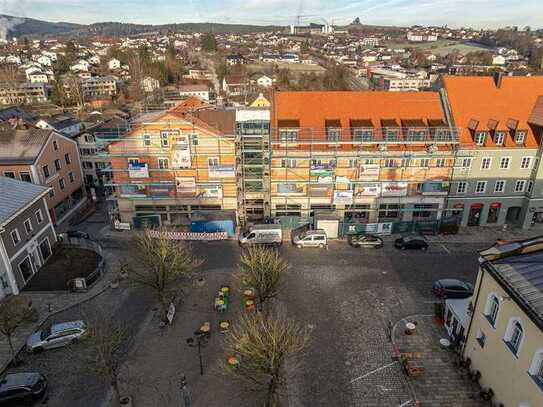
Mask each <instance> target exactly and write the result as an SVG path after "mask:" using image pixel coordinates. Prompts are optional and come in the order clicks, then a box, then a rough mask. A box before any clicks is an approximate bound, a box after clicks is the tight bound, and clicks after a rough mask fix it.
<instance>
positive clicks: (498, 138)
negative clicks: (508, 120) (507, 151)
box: [494, 131, 505, 146]
mask: <svg viewBox="0 0 543 407" xmlns="http://www.w3.org/2000/svg"><path fill="white" fill-rule="evenodd" d="M504 140H505V132H503V131H497V132H496V135H495V136H494V143H495V144H496V145H497V146H503V141H504Z"/></svg>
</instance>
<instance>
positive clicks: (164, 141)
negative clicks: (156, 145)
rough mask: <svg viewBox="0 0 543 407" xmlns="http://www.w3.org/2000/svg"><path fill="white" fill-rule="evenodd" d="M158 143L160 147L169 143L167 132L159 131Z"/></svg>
mask: <svg viewBox="0 0 543 407" xmlns="http://www.w3.org/2000/svg"><path fill="white" fill-rule="evenodd" d="M160 145H161V146H162V147H168V146H169V145H170V141H169V139H168V133H160Z"/></svg>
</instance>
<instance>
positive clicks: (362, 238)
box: [348, 235, 383, 248]
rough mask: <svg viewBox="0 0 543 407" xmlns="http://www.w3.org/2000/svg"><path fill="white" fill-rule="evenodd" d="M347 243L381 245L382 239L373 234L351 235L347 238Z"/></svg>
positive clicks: (372, 246) (366, 245)
mask: <svg viewBox="0 0 543 407" xmlns="http://www.w3.org/2000/svg"><path fill="white" fill-rule="evenodd" d="M348 241H349V244H350V245H351V246H353V247H370V248H380V247H383V239H381V238H380V237H379V236H373V235H351V236H349V238H348Z"/></svg>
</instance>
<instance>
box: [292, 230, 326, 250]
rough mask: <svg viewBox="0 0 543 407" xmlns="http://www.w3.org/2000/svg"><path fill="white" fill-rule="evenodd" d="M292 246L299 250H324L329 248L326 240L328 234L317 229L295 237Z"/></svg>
mask: <svg viewBox="0 0 543 407" xmlns="http://www.w3.org/2000/svg"><path fill="white" fill-rule="evenodd" d="M292 244H294V246H296V247H297V248H299V249H301V248H303V247H319V248H321V249H322V248H324V247H326V246H327V244H328V241H327V239H326V232H325V231H324V230H322V229H316V230H308V231H307V232H304V233H302V234H300V235H296V236H293V237H292Z"/></svg>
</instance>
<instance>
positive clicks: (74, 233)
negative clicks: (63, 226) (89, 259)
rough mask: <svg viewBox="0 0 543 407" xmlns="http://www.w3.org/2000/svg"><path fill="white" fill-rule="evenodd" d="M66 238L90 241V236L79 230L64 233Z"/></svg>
mask: <svg viewBox="0 0 543 407" xmlns="http://www.w3.org/2000/svg"><path fill="white" fill-rule="evenodd" d="M66 234H67V235H68V237H75V238H77V239H90V236H89V234H88V233H87V232H82V231H80V230H68V232H66Z"/></svg>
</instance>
